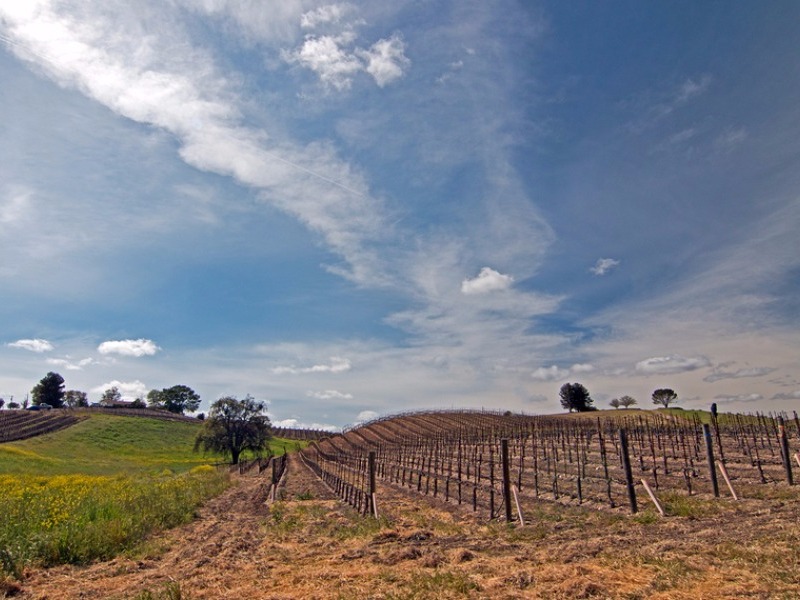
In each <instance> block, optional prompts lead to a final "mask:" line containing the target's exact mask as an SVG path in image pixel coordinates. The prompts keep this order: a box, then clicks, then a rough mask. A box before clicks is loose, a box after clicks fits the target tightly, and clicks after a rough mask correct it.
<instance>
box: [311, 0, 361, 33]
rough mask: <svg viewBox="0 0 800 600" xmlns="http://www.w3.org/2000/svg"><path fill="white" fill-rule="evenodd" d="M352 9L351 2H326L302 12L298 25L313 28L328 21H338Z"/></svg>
mask: <svg viewBox="0 0 800 600" xmlns="http://www.w3.org/2000/svg"><path fill="white" fill-rule="evenodd" d="M353 10H354V7H353V5H352V4H346V3H343V4H327V5H325V6H320V7H319V8H315V9H314V10H310V11H308V12H306V13H303V14H302V16H301V17H300V26H301V27H302V28H303V29H315V28H317V27H319V26H320V25H326V24H328V23H339V22H340V21H341V20H342V18H343V17H345V16H346V15H347V14H349V13H351V12H352V11H353Z"/></svg>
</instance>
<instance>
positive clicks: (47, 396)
mask: <svg viewBox="0 0 800 600" xmlns="http://www.w3.org/2000/svg"><path fill="white" fill-rule="evenodd" d="M31 394H33V403H34V404H49V405H50V406H52V407H53V408H61V407H62V406H63V404H64V378H63V377H62V376H61V375H59V374H58V373H53V372H52V371H51V372H50V373H48V374H47V375H45V376H44V377H42V379H41V381H39V383H37V384H36V385H35V386H34V388H33V389H32V390H31Z"/></svg>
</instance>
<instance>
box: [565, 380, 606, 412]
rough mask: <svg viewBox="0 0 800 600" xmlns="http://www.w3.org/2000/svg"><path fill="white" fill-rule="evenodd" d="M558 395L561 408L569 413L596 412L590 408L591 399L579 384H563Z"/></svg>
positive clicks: (592, 407)
mask: <svg viewBox="0 0 800 600" xmlns="http://www.w3.org/2000/svg"><path fill="white" fill-rule="evenodd" d="M558 395H559V396H560V397H561V406H562V407H563V408H566V409H567V410H568V411H569V412H572V411H573V410H574V411H576V412H586V411H589V410H597V409H595V407H594V406H592V402H593V400H592V398H591V396H590V395H589V390H587V389H586V388H585V387H584V386H583V385H581V384H580V383H565V384H564V385H562V386H561V390H560V391H559V393H558Z"/></svg>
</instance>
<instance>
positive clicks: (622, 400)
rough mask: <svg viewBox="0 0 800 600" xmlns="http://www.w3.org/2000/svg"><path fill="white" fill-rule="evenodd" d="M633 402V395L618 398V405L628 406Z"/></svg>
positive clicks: (634, 399)
mask: <svg viewBox="0 0 800 600" xmlns="http://www.w3.org/2000/svg"><path fill="white" fill-rule="evenodd" d="M634 404H636V398H634V397H633V396H622V397H621V398H620V399H619V405H620V406H621V407H622V408H630V407H631V406H633V405H634Z"/></svg>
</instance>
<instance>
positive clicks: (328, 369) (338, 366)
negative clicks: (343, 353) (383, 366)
mask: <svg viewBox="0 0 800 600" xmlns="http://www.w3.org/2000/svg"><path fill="white" fill-rule="evenodd" d="M352 368H353V367H352V365H351V363H350V361H349V360H348V359H346V358H340V357H338V356H332V357H331V362H330V363H329V364H327V365H313V366H310V367H295V366H293V365H292V366H289V367H275V368H274V369H272V372H273V373H275V374H276V375H284V374H290V375H298V374H301V373H345V372H347V371H349V370H350V369H352Z"/></svg>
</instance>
